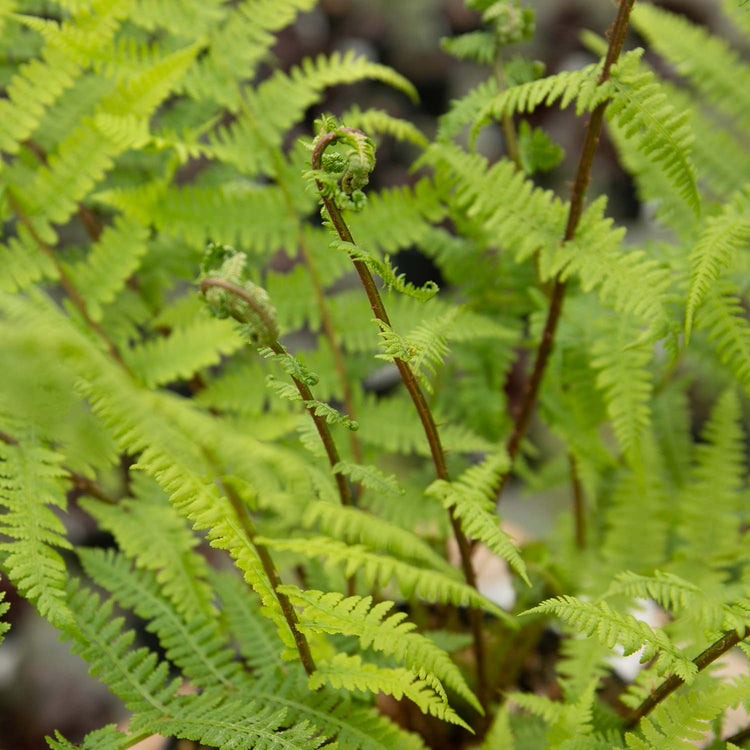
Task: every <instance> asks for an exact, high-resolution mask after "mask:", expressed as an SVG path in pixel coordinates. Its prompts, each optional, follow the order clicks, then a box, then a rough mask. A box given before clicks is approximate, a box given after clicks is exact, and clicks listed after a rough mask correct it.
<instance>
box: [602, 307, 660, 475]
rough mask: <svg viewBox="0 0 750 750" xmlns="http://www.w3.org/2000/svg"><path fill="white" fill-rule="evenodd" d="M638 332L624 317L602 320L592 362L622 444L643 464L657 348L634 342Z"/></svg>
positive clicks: (622, 446)
mask: <svg viewBox="0 0 750 750" xmlns="http://www.w3.org/2000/svg"><path fill="white" fill-rule="evenodd" d="M636 332H637V329H636V330H634V328H633V326H632V323H630V322H629V321H628V320H627V318H625V317H624V316H623V317H621V318H620V319H619V320H618V319H615V318H612V319H609V320H604V321H602V326H601V334H600V335H599V336H598V338H597V340H596V341H595V343H594V346H593V348H592V355H593V357H592V360H591V365H592V367H593V368H594V369H595V370H597V371H598V375H597V378H596V386H597V388H599V389H600V390H601V391H602V392H603V393H604V398H605V401H606V403H607V412H608V414H609V418H610V419H611V420H612V427H613V429H614V431H615V435H616V436H617V440H618V442H619V444H620V447H621V448H622V451H623V453H624V454H625V456H627V458H628V460H629V461H631V462H632V463H633V465H634V466H639V465H640V461H641V458H640V453H641V451H640V445H641V439H642V435H643V431H644V430H645V429H646V428H647V427H648V426H649V424H650V421H651V412H650V408H649V403H650V401H651V391H652V388H653V386H652V383H651V373H650V371H649V369H648V365H649V363H650V362H651V358H652V356H653V347H652V345H650V344H649V343H648V342H644V343H640V344H633V340H634V339H635V338H636V336H635V334H636Z"/></svg>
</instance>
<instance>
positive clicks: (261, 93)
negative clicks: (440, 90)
mask: <svg viewBox="0 0 750 750" xmlns="http://www.w3.org/2000/svg"><path fill="white" fill-rule="evenodd" d="M366 78H370V79H373V80H379V81H382V82H383V83H386V84H388V85H389V86H393V87H394V88H396V89H400V90H401V91H403V92H404V93H406V94H407V95H408V96H410V97H411V98H413V99H416V98H417V95H416V91H415V89H414V87H413V86H412V85H411V83H409V82H408V81H407V80H406V79H405V78H403V77H402V76H400V75H398V74H397V73H395V72H394V71H393V70H392V69H391V68H388V67H386V66H385V65H379V64H378V63H373V62H370V61H369V60H367V59H366V58H364V57H358V56H357V55H356V54H354V53H353V52H347V53H346V54H344V55H342V54H340V53H338V52H336V53H334V54H332V55H330V56H329V57H326V56H324V55H320V56H318V57H317V58H315V59H314V60H313V59H311V58H305V60H304V61H303V63H302V64H301V65H300V66H297V67H294V68H292V70H291V71H290V72H289V73H288V74H287V73H282V72H281V71H276V72H275V73H274V74H273V75H272V76H271V77H270V78H268V79H267V80H265V81H264V82H263V83H261V84H260V86H258V87H257V89H255V90H245V92H244V96H245V99H246V103H247V110H245V108H244V107H243V113H244V114H246V115H249V116H246V117H243V118H241V119H239V120H237V122H235V123H233V124H232V125H231V126H229V127H228V128H220V129H219V131H218V133H217V134H216V135H212V136H211V137H210V139H209V140H210V143H211V145H212V147H213V149H214V153H215V154H216V155H217V156H218V158H220V159H221V160H222V161H225V162H228V163H230V164H233V165H234V166H235V167H236V168H237V169H238V170H239V171H241V172H243V173H244V174H248V175H253V174H257V173H258V172H261V171H267V170H271V166H270V158H271V157H270V155H269V153H268V149H272V148H277V147H279V146H281V144H282V141H283V137H284V134H285V133H286V132H287V131H288V130H289V128H291V126H292V125H294V124H295V123H296V122H299V120H301V119H302V117H303V115H304V113H305V110H306V109H307V108H308V107H310V106H311V105H312V104H315V102H317V101H318V99H319V98H320V95H321V93H322V92H323V90H324V89H326V88H327V87H329V86H336V85H339V84H342V83H354V82H355V81H359V80H362V79H366ZM250 117H252V119H250Z"/></svg>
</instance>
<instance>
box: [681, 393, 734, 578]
mask: <svg viewBox="0 0 750 750" xmlns="http://www.w3.org/2000/svg"><path fill="white" fill-rule="evenodd" d="M701 437H702V438H703V442H700V443H698V444H697V445H696V446H695V465H694V470H693V471H692V472H691V477H690V480H689V481H688V482H687V484H686V486H685V488H684V490H683V492H682V495H681V497H680V505H679V507H680V513H679V520H678V523H677V533H678V536H679V537H680V539H681V540H682V542H683V544H684V547H683V549H682V554H683V555H684V556H687V557H689V558H690V559H694V560H698V561H701V562H706V563H708V564H711V562H714V563H716V562H720V561H721V560H722V558H727V557H730V555H731V552H732V551H734V550H735V545H736V544H737V543H738V539H737V535H738V530H739V528H740V518H741V512H742V509H743V507H744V504H745V500H744V496H743V495H742V493H741V490H742V489H743V488H744V486H745V476H746V469H745V433H744V430H743V428H742V415H741V410H740V404H739V399H738V397H737V394H736V392H735V391H734V390H733V389H731V388H730V389H729V390H727V391H726V392H725V393H724V394H722V396H721V397H720V398H719V399H718V401H717V402H716V404H715V406H714V408H713V410H712V412H711V416H710V418H709V420H708V422H707V423H706V426H705V427H704V429H703V433H702V436H701ZM706 497H710V498H711V507H710V510H709V511H708V512H707V510H706V507H705V502H706Z"/></svg>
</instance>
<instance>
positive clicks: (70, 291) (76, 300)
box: [8, 190, 130, 372]
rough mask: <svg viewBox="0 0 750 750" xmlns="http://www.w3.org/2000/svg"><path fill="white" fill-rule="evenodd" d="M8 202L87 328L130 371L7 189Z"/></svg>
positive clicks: (52, 252) (49, 248)
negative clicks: (48, 260) (50, 266)
mask: <svg viewBox="0 0 750 750" xmlns="http://www.w3.org/2000/svg"><path fill="white" fill-rule="evenodd" d="M8 202H9V203H10V206H11V208H12V209H13V210H14V211H15V213H16V215H17V216H18V219H19V220H20V222H21V223H22V224H23V225H24V226H25V227H26V229H27V230H28V232H29V234H30V235H31V237H32V238H33V240H34V242H36V244H37V245H38V246H39V249H40V250H41V251H42V252H43V253H44V254H45V255H46V256H47V257H48V258H49V259H50V260H51V261H52V263H53V265H54V266H55V270H56V271H57V273H58V275H59V277H60V284H61V285H62V287H63V289H64V290H65V291H66V293H67V295H68V297H70V299H71V300H72V301H73V304H74V305H75V306H76V307H77V308H78V310H79V311H80V313H81V316H82V317H83V319H84V320H85V321H86V324H87V325H88V326H89V328H91V330H92V331H94V332H95V333H96V334H97V335H98V336H99V338H101V339H102V341H104V343H105V344H106V346H107V350H108V351H109V353H110V355H111V356H112V358H113V359H114V360H115V361H116V362H117V363H118V364H119V365H120V366H121V367H122V368H123V369H125V370H127V371H128V372H130V368H129V367H128V366H127V365H126V364H125V362H124V360H123V359H122V357H121V356H120V353H119V352H118V351H117V348H116V347H115V345H114V343H112V341H111V339H110V338H109V336H107V334H106V333H105V332H104V329H103V328H102V327H101V326H100V325H99V324H98V323H97V322H96V321H95V320H93V319H92V318H91V316H90V315H89V313H88V310H87V309H86V301H85V300H84V299H83V297H82V296H81V294H80V292H79V291H78V290H77V289H76V287H75V285H74V284H73V282H72V281H71V279H70V277H69V276H68V274H67V273H66V271H65V269H64V268H63V267H62V265H61V264H60V262H59V260H58V259H57V257H56V255H55V253H54V251H53V250H52V248H51V247H50V246H49V245H48V244H47V243H46V242H45V241H44V240H43V239H42V238H41V237H40V236H39V233H38V232H37V231H36V227H34V224H33V223H32V222H31V220H30V219H29V217H28V216H27V215H26V213H25V211H24V210H23V208H22V207H21V204H20V203H19V202H18V200H17V199H16V197H15V195H13V193H12V192H11V191H10V190H8Z"/></svg>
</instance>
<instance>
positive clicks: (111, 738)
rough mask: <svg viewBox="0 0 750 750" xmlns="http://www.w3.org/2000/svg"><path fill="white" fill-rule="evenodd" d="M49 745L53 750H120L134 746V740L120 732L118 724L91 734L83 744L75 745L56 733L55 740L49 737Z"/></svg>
mask: <svg viewBox="0 0 750 750" xmlns="http://www.w3.org/2000/svg"><path fill="white" fill-rule="evenodd" d="M46 740H47V744H48V745H49V747H50V748H51V750H120V749H121V748H123V750H124V748H127V747H131V746H132V738H131V737H130V735H129V734H125V732H120V731H118V729H117V725H116V724H108V725H107V726H105V727H102V728H101V729H96V730H94V731H93V732H89V733H88V734H87V735H86V736H85V737H84V738H83V742H82V743H80V744H77V745H74V744H73V743H72V742H69V741H68V740H66V739H65V737H63V736H62V735H61V734H60V732H57V731H56V732H55V738H54V739H52V737H47V738H46Z"/></svg>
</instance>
